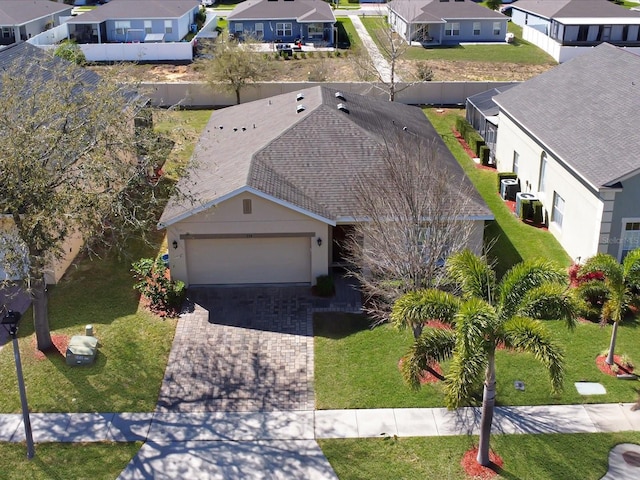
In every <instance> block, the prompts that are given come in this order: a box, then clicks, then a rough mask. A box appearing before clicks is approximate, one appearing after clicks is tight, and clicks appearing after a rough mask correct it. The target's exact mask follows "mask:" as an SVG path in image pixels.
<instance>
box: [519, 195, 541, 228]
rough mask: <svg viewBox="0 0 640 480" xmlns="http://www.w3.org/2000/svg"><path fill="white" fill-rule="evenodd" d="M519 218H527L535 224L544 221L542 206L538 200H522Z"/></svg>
mask: <svg viewBox="0 0 640 480" xmlns="http://www.w3.org/2000/svg"><path fill="white" fill-rule="evenodd" d="M520 220H523V221H524V220H529V221H531V222H533V223H534V224H535V225H542V224H543V223H544V208H543V207H542V202H541V201H540V200H533V201H532V200H522V206H521V207H520Z"/></svg>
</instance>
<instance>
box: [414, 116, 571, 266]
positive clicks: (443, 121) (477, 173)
mask: <svg viewBox="0 0 640 480" xmlns="http://www.w3.org/2000/svg"><path fill="white" fill-rule="evenodd" d="M424 112H425V114H426V115H427V117H428V118H429V120H430V121H431V123H432V124H433V126H434V127H435V129H436V131H437V132H438V133H439V134H440V136H441V137H442V139H443V140H444V142H445V144H446V145H447V147H448V148H449V150H451V152H452V153H453V155H454V156H455V157H456V159H457V160H458V162H459V163H460V165H462V168H463V169H464V171H465V172H466V173H467V175H468V176H469V178H470V179H471V181H472V182H473V184H474V185H475V187H476V188H477V189H478V191H479V192H480V195H482V198H484V201H485V202H487V205H488V206H489V208H490V209H491V211H492V212H493V214H494V216H495V218H496V219H495V221H494V222H492V223H491V224H490V225H489V227H488V229H487V232H486V234H485V238H486V239H487V241H488V242H489V243H494V242H495V244H494V246H493V247H492V249H491V251H490V252H489V256H490V257H492V259H493V260H495V261H496V270H497V272H498V274H499V275H501V274H502V273H504V272H505V271H506V270H507V269H508V268H510V267H511V266H512V265H514V264H516V263H518V262H520V261H522V260H527V259H531V258H536V257H544V258H546V259H549V260H552V261H554V262H556V263H558V264H560V265H565V266H568V265H569V264H570V263H571V259H570V258H569V256H568V255H567V253H566V252H565V251H564V249H563V248H562V246H561V245H560V243H559V242H558V241H557V240H556V239H555V237H554V236H553V235H551V234H550V233H549V232H548V231H546V230H543V229H539V228H535V227H532V226H530V225H527V224H525V223H523V222H521V221H520V220H519V219H518V218H517V217H516V216H515V215H513V213H511V211H510V210H509V209H508V208H507V207H506V205H505V203H504V202H503V201H502V199H501V198H500V195H498V191H497V174H496V172H494V171H491V170H486V169H479V168H477V167H476V165H475V163H474V162H473V160H471V159H470V158H469V156H468V155H467V153H466V152H465V151H464V149H463V148H462V147H461V146H460V144H459V143H458V140H457V139H456V138H455V137H454V136H453V133H452V130H451V129H452V127H453V126H454V125H455V119H456V117H457V116H464V110H462V109H460V110H455V109H453V110H452V109H447V110H445V113H438V112H437V111H436V109H435V108H425V109H424Z"/></svg>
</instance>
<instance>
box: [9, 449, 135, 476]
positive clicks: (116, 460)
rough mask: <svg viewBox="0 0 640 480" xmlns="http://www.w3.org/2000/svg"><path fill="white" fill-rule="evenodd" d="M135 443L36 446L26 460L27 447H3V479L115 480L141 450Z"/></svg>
mask: <svg viewBox="0 0 640 480" xmlns="http://www.w3.org/2000/svg"><path fill="white" fill-rule="evenodd" d="M141 445H142V443H141V442H136V443H83V444H73V443H37V444H36V456H35V457H34V458H33V459H32V460H27V457H26V447H25V446H24V444H19V443H0V472H2V474H1V475H0V476H1V477H2V478H3V479H5V480H24V479H25V478H28V479H29V480H52V479H73V480H113V479H114V478H117V477H118V475H120V473H121V472H122V470H124V468H125V467H126V466H127V464H128V463H129V461H130V460H131V459H132V458H133V456H134V455H135V454H136V453H137V452H138V450H140V446H141Z"/></svg>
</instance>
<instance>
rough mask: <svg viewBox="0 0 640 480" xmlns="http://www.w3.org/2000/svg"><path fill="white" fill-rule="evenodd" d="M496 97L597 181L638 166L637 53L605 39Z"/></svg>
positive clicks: (575, 168)
mask: <svg viewBox="0 0 640 480" xmlns="http://www.w3.org/2000/svg"><path fill="white" fill-rule="evenodd" d="M494 101H495V102H496V103H497V104H498V105H499V106H500V110H501V114H502V112H503V111H504V112H506V113H507V114H508V116H510V117H512V118H513V119H515V121H516V122H517V123H519V124H520V125H521V126H522V128H523V129H524V130H526V131H528V132H530V134H531V135H533V136H534V137H535V138H537V139H538V140H539V141H540V142H541V143H542V144H543V145H545V146H546V148H548V149H549V151H550V153H553V154H555V155H556V156H557V157H558V158H559V160H560V161H562V162H565V163H566V164H567V166H568V167H569V168H570V169H571V170H573V171H575V172H576V173H577V174H578V175H579V176H580V177H582V178H584V179H585V180H586V181H587V182H589V183H590V184H592V185H593V186H595V187H599V186H612V185H614V184H615V183H616V182H617V181H618V180H619V179H621V178H622V177H625V176H626V175H629V174H632V173H633V172H636V171H640V133H639V130H638V122H637V121H636V120H637V119H638V118H640V117H639V112H640V55H637V54H634V53H631V52H629V51H626V50H624V49H621V48H617V47H614V46H612V45H609V44H607V43H603V44H600V45H599V46H597V47H595V48H593V49H592V50H590V51H588V52H586V53H583V54H582V55H580V56H578V57H576V58H574V59H572V60H570V61H568V62H566V63H563V64H561V65H559V66H557V67H555V68H554V69H552V70H549V71H547V72H545V73H543V74H541V75H538V76H537V77H534V78H532V79H530V80H527V81H526V82H524V83H522V84H520V85H518V86H516V87H514V88H512V89H511V90H509V91H508V92H505V93H502V94H500V95H498V96H497V97H495V98H494Z"/></svg>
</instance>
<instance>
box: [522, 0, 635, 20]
mask: <svg viewBox="0 0 640 480" xmlns="http://www.w3.org/2000/svg"><path fill="white" fill-rule="evenodd" d="M513 8H516V9H519V10H523V11H526V12H530V13H534V14H537V15H540V16H543V17H546V18H590V17H593V18H620V17H630V18H631V17H640V12H634V11H631V10H628V9H626V8H623V7H621V6H619V5H616V4H614V3H613V2H610V1H608V0H518V1H517V2H515V3H514V4H513Z"/></svg>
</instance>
